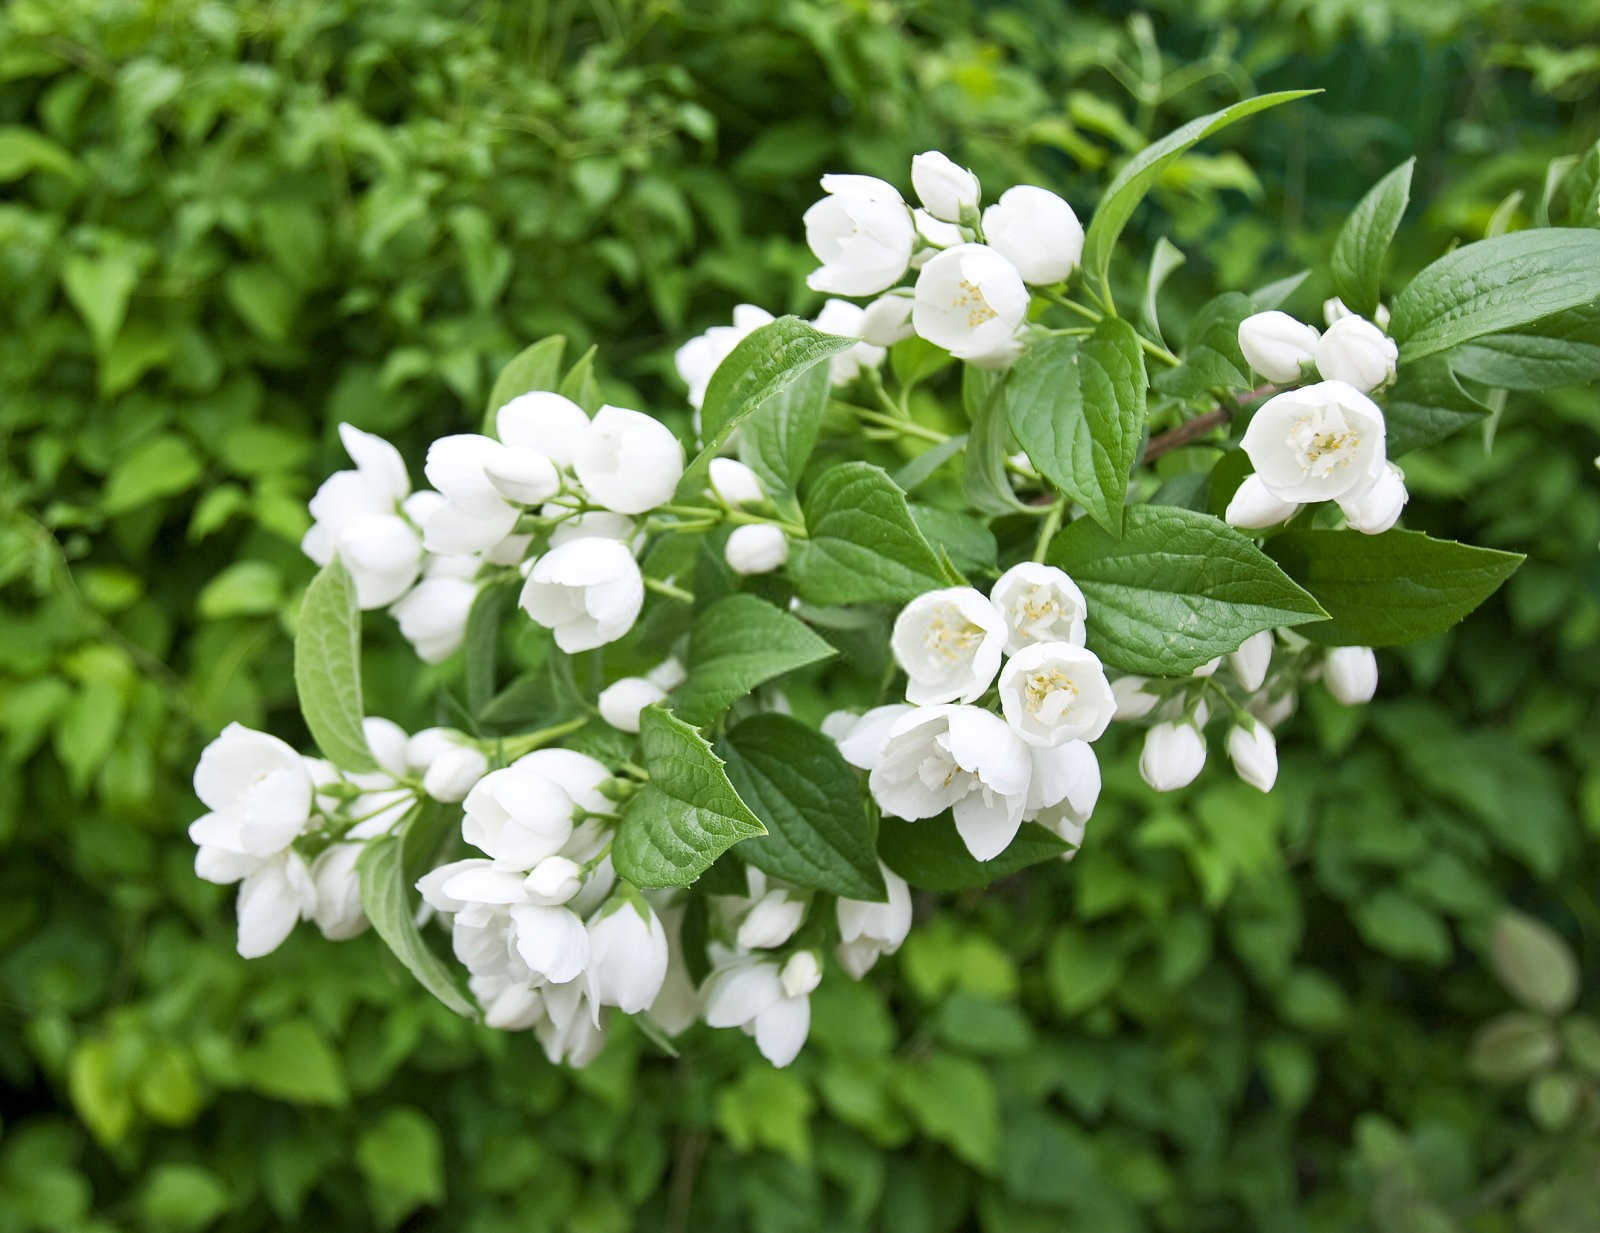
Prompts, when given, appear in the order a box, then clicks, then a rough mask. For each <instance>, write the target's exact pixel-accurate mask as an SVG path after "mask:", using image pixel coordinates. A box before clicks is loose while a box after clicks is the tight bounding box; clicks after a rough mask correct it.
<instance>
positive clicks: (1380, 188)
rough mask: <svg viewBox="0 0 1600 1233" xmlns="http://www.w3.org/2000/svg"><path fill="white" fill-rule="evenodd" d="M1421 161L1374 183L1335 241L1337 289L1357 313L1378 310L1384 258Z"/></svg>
mask: <svg viewBox="0 0 1600 1233" xmlns="http://www.w3.org/2000/svg"><path fill="white" fill-rule="evenodd" d="M1416 166H1417V160H1416V159H1415V158H1414V157H1413V158H1408V159H1406V161H1405V162H1403V163H1401V164H1400V165H1399V166H1398V167H1396V168H1395V169H1394V170H1393V171H1391V172H1390V173H1389V174H1388V175H1386V176H1384V177H1383V179H1381V180H1379V181H1378V182H1377V183H1376V184H1375V185H1373V186H1372V189H1371V191H1370V192H1368V193H1367V195H1366V196H1365V197H1363V198H1362V199H1361V201H1360V203H1359V204H1358V205H1357V206H1356V208H1355V210H1354V211H1353V212H1352V213H1351V215H1350V217H1349V218H1348V219H1346V220H1345V224H1344V227H1343V228H1342V229H1341V230H1340V232H1339V238H1338V239H1337V240H1335V241H1334V242H1333V254H1332V256H1331V257H1330V259H1329V265H1330V272H1331V273H1332V275H1333V289H1334V291H1335V292H1336V293H1337V294H1338V296H1339V298H1340V299H1341V300H1343V301H1344V302H1345V306H1346V307H1347V308H1349V310H1350V311H1351V312H1353V313H1360V314H1361V315H1362V316H1363V317H1368V318H1370V317H1371V316H1372V315H1373V314H1374V313H1376V312H1377V311H1378V279H1379V277H1380V275H1381V274H1382V272H1383V259H1384V257H1385V256H1386V255H1387V254H1388V252H1389V245H1390V243H1391V242H1392V241H1393V240H1394V233H1395V232H1396V231H1397V230H1398V229H1399V227H1400V219H1401V216H1403V215H1404V214H1405V212H1406V205H1407V203H1408V202H1409V201H1410V200H1411V173H1412V172H1413V171H1414V170H1416Z"/></svg>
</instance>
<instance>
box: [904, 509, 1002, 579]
mask: <svg viewBox="0 0 1600 1233" xmlns="http://www.w3.org/2000/svg"><path fill="white" fill-rule="evenodd" d="M907 508H908V509H910V511H911V517H912V520H913V521H914V522H915V523H916V524H917V529H918V530H919V531H921V532H922V534H923V537H924V538H925V539H926V540H927V541H928V543H930V544H938V545H939V548H940V550H941V551H943V552H944V553H945V554H946V555H948V556H949V558H950V560H951V562H952V563H953V564H954V565H955V567H956V568H957V569H959V570H965V571H967V572H969V573H982V572H985V571H988V572H995V571H996V570H997V565H996V558H997V557H998V556H999V551H1000V550H999V548H998V547H997V546H996V544H995V539H994V532H993V531H991V530H990V529H989V528H988V527H986V526H985V525H984V524H983V523H981V522H979V521H978V520H977V519H976V518H974V517H973V516H972V515H971V514H963V513H960V512H959V511H957V510H951V509H940V508H939V507H938V506H935V505H918V504H911V505H909V506H907Z"/></svg>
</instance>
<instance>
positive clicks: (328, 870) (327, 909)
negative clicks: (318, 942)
mask: <svg viewBox="0 0 1600 1233" xmlns="http://www.w3.org/2000/svg"><path fill="white" fill-rule="evenodd" d="M364 847H365V845H364V844H359V843H336V844H333V845H332V846H331V847H329V848H327V849H326V850H325V851H324V852H323V853H322V855H320V856H319V857H317V859H316V860H314V861H312V862H311V882H312V885H313V886H314V888H315V891H316V902H315V906H314V907H313V909H312V912H311V919H312V920H314V921H315V922H316V925H317V928H318V929H320V930H322V936H323V937H325V938H328V939H329V940H331V941H334V942H342V941H344V940H345V939H346V938H353V937H355V936H356V935H357V934H358V933H360V932H361V931H362V930H363V929H365V928H366V927H367V914H366V912H365V911H363V910H362V907H361V879H360V877H359V876H358V875H357V873H356V861H357V860H359V859H360V857H361V853H362V850H363V849H364Z"/></svg>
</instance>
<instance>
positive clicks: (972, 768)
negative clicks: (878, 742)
mask: <svg viewBox="0 0 1600 1233" xmlns="http://www.w3.org/2000/svg"><path fill="white" fill-rule="evenodd" d="M1031 770H1032V763H1031V760H1030V758H1029V755H1028V746H1027V745H1025V744H1024V743H1023V741H1022V738H1021V737H1019V736H1018V735H1017V734H1016V733H1015V732H1013V731H1012V730H1011V728H1010V727H1009V726H1007V724H1006V722H1005V720H1003V719H1001V718H1000V717H999V716H998V715H994V714H991V713H990V712H988V711H985V710H982V709H980V708H978V707H975V706H925V707H918V708H916V709H915V710H913V711H912V712H911V713H910V714H908V715H904V716H902V717H901V718H900V719H899V720H898V721H896V723H895V725H894V726H893V728H891V729H890V732H889V738H888V740H887V741H885V742H884V745H883V749H882V752H881V753H880V755H879V757H878V762H877V765H876V766H875V767H873V769H872V772H871V774H870V775H869V776H868V778H867V786H868V788H869V789H870V790H871V792H872V795H873V799H875V800H876V801H877V802H878V805H879V807H880V808H881V809H882V810H883V811H884V812H885V813H887V814H890V815H892V816H894V817H897V818H905V819H906V820H907V821H915V820H916V819H919V818H931V817H933V816H934V815H935V814H939V813H943V812H944V811H945V810H946V809H950V810H952V811H953V812H954V815H955V822H956V830H957V832H958V833H959V834H960V836H961V840H962V842H963V843H965V844H966V846H967V850H968V851H969V852H971V853H972V855H973V856H974V857H975V858H977V859H978V860H981V861H985V860H990V859H992V858H993V857H995V856H998V855H999V854H1000V853H1001V852H1003V851H1004V850H1005V848H1006V845H1008V844H1009V843H1010V842H1011V840H1012V838H1013V837H1014V836H1015V835H1016V833H1017V828H1018V827H1020V826H1021V825H1022V814H1023V810H1024V809H1025V808H1026V806H1027V796H1028V779H1029V776H1030V774H1031Z"/></svg>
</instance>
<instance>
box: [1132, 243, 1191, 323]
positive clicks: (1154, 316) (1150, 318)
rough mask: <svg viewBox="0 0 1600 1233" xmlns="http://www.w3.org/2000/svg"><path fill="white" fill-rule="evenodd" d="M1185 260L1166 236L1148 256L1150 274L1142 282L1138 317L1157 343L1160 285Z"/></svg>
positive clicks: (1159, 316) (1159, 315)
mask: <svg viewBox="0 0 1600 1233" xmlns="http://www.w3.org/2000/svg"><path fill="white" fill-rule="evenodd" d="M1187 260H1189V259H1188V258H1187V257H1186V256H1184V255H1183V250H1182V249H1181V248H1179V247H1178V246H1177V245H1176V244H1174V243H1173V242H1172V241H1171V240H1169V239H1167V237H1166V236H1162V237H1161V238H1160V239H1158V240H1157V241H1156V248H1155V252H1153V253H1151V254H1150V273H1149V274H1148V275H1147V276H1146V278H1145V281H1144V305H1143V307H1142V308H1141V310H1140V316H1141V317H1142V318H1143V320H1144V324H1145V328H1146V329H1148V330H1149V331H1150V332H1151V333H1152V334H1154V335H1155V337H1156V341H1158V342H1159V341H1161V312H1160V309H1159V307H1158V306H1157V304H1156V300H1157V298H1158V297H1159V296H1160V294H1161V288H1162V285H1163V284H1164V283H1165V282H1166V281H1167V279H1168V278H1170V277H1172V273H1173V271H1174V270H1176V269H1177V268H1178V267H1179V266H1181V265H1182V264H1183V263H1184V262H1186V261H1187Z"/></svg>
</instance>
